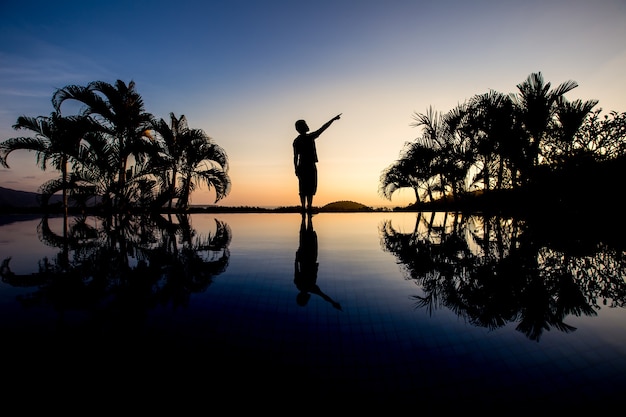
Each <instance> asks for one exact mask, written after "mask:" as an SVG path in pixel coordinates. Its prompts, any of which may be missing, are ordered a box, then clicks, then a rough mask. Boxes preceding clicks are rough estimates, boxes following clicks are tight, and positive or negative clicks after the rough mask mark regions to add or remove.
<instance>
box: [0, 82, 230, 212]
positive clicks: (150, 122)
mask: <svg viewBox="0 0 626 417" xmlns="http://www.w3.org/2000/svg"><path fill="white" fill-rule="evenodd" d="M69 101H74V102H77V103H79V104H81V106H82V108H81V110H80V112H79V113H78V114H75V115H69V116H66V115H62V113H61V108H62V106H63V104H64V103H66V102H69ZM52 105H53V107H54V111H53V112H52V113H51V114H50V116H39V117H27V116H20V117H19V118H18V120H17V122H16V123H15V125H14V126H13V128H14V129H16V130H28V131H30V132H31V133H34V137H32V136H31V137H26V136H24V137H14V138H9V139H6V140H4V141H3V142H1V143H0V164H2V165H3V166H4V167H6V168H9V164H8V161H7V158H8V156H9V154H11V153H12V152H13V151H16V150H28V151H32V152H35V154H36V158H37V164H38V165H39V166H40V168H41V169H44V170H45V169H46V168H47V166H48V165H52V167H53V168H54V169H56V170H57V171H59V173H60V177H59V178H57V179H52V180H50V181H47V182H46V183H44V184H43V185H41V187H40V190H39V191H40V194H41V196H42V199H43V201H42V204H43V205H44V206H46V205H47V203H48V201H49V199H50V197H51V196H52V195H53V194H56V193H59V192H60V193H62V195H63V207H64V209H65V211H66V212H67V207H68V205H69V203H68V202H69V201H71V202H72V204H74V205H77V206H79V207H80V206H82V207H86V206H87V205H88V202H90V201H91V202H92V203H93V204H95V205H97V206H98V207H99V208H101V209H104V210H109V211H114V212H130V211H136V210H143V211H145V210H151V211H159V210H164V209H169V210H172V209H176V210H186V209H188V208H189V204H190V200H191V193H192V191H193V190H194V189H196V188H197V187H198V186H201V185H206V186H207V187H208V188H209V190H211V189H213V190H214V192H215V201H216V202H217V201H219V200H220V199H222V198H224V197H225V196H227V195H228V194H229V192H230V188H231V181H230V178H229V176H228V168H229V167H228V157H227V154H226V152H225V151H224V149H223V148H222V147H220V146H219V145H217V144H216V143H215V142H214V141H213V140H212V139H211V138H210V137H209V136H207V135H206V133H205V132H204V131H202V130H201V129H192V128H190V127H189V126H188V124H187V120H186V118H185V116H184V115H183V116H180V117H179V118H177V117H176V116H175V115H174V113H170V121H169V123H168V122H166V121H165V120H164V119H157V118H155V117H154V116H153V115H151V114H150V113H148V112H146V111H145V108H144V102H143V99H142V97H141V96H140V94H139V93H138V92H137V90H136V88H135V83H134V81H131V82H130V83H128V85H127V84H126V83H124V82H123V81H121V80H118V81H117V82H115V84H109V83H106V82H102V81H94V82H91V83H89V84H87V85H86V86H78V85H68V86H66V87H64V88H61V89H58V90H56V91H55V93H54V94H53V97H52Z"/></svg>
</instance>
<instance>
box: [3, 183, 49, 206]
mask: <svg viewBox="0 0 626 417" xmlns="http://www.w3.org/2000/svg"><path fill="white" fill-rule="evenodd" d="M38 197H39V194H38V193H31V192H28V191H18V190H12V189H10V188H4V187H0V207H2V208H9V207H10V208H33V207H39V200H38ZM60 201H61V196H56V195H55V196H52V198H51V199H50V203H56V202H60Z"/></svg>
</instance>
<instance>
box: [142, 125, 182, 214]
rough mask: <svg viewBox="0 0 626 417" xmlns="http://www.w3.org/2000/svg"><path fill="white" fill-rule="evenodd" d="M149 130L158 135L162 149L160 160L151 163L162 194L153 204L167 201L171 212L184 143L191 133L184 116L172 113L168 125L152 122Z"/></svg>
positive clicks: (161, 203) (159, 204)
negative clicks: (159, 181)
mask: <svg viewBox="0 0 626 417" xmlns="http://www.w3.org/2000/svg"><path fill="white" fill-rule="evenodd" d="M151 129H152V130H154V131H155V132H156V133H157V134H158V135H159V138H160V144H161V146H162V148H163V151H162V152H161V153H160V155H161V158H156V159H153V161H152V164H153V165H154V166H155V169H156V173H157V175H158V176H159V177H160V178H161V181H162V192H161V194H160V197H159V198H157V199H156V200H155V204H156V205H158V206H162V205H163V202H164V201H167V202H168V205H169V207H168V208H169V210H171V209H172V204H173V201H174V200H175V199H176V198H177V195H178V193H177V192H176V184H177V180H178V174H179V170H180V168H181V166H182V164H183V162H184V161H183V156H184V153H183V151H184V146H185V143H188V142H190V141H191V138H189V134H190V132H191V131H190V129H189V125H188V124H187V118H186V117H185V116H184V115H181V117H180V118H177V117H176V115H175V114H174V113H170V124H169V125H168V124H167V122H166V121H165V120H164V119H159V120H154V121H153V122H152V128H151Z"/></svg>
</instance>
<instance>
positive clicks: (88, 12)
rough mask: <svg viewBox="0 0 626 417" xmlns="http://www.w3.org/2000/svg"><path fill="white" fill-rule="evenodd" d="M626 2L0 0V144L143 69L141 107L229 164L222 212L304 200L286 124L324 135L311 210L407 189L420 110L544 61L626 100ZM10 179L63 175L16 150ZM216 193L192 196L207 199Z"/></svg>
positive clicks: (0, 173) (512, 83)
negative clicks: (393, 182)
mask: <svg viewBox="0 0 626 417" xmlns="http://www.w3.org/2000/svg"><path fill="white" fill-rule="evenodd" d="M625 40H626V1H624V0H597V1H589V0H585V1H581V0H558V1H553V0H525V1H508V0H494V1H487V0H484V1H472V0H456V1H452V0H439V1H432V0H429V1H421V0H413V1H408V0H406V1H405V0H386V1H385V0H380V1H372V0H316V1H300V0H266V1H259V0H256V1H253V0H220V1H210V0H209V1H187V0H179V1H161V0H146V1H133V0H125V1H118V0H109V1H106V2H104V1H98V2H96V1H85V0H81V1H63V0H59V1H54V2H51V1H29V0H23V1H19V2H18V1H2V2H0V140H4V139H7V138H10V137H14V136H22V135H24V134H26V133H27V132H21V131H15V130H13V129H12V125H13V124H14V123H15V122H16V120H17V118H18V116H21V115H26V116H40V115H41V116H48V115H49V114H50V113H51V112H52V111H53V108H52V104H51V97H52V94H53V93H54V91H55V90H56V89H57V88H62V87H64V86H66V85H69V84H78V85H86V84H87V83H89V82H90V81H105V82H108V83H111V84H113V83H115V81H116V80H118V79H119V80H122V81H124V82H125V83H128V82H130V81H131V80H132V81H135V83H136V89H137V91H138V92H139V94H141V96H142V97H143V99H144V103H145V107H146V111H148V112H150V113H152V114H153V115H155V116H157V117H160V118H164V119H165V120H168V121H169V114H170V112H173V113H174V114H175V115H176V116H177V117H180V116H181V115H185V116H186V118H187V121H188V123H189V125H190V127H192V128H199V129H202V130H204V131H205V132H206V133H207V134H208V135H209V136H211V137H212V138H213V139H214V140H215V142H216V143H217V144H219V145H220V146H222V147H223V148H224V149H225V150H226V152H227V154H228V157H229V159H230V164H231V166H230V171H229V174H230V177H231V180H232V191H231V193H230V195H229V196H228V197H226V198H224V199H223V200H221V201H220V202H219V203H218V204H220V205H226V206H243V205H245V206H269V207H271V206H290V205H298V204H299V198H298V195H297V178H296V177H295V175H294V170H293V156H292V141H293V139H294V138H295V136H296V135H297V133H296V131H295V129H294V122H295V121H296V120H297V119H305V120H306V121H307V122H308V124H309V126H310V127H311V129H312V130H315V129H317V128H318V127H319V126H320V125H322V124H323V123H324V122H326V121H327V120H329V119H330V118H332V117H333V116H335V115H336V114H338V113H343V116H342V118H341V120H339V121H336V122H335V123H334V124H333V125H332V126H331V127H330V128H329V129H328V130H327V131H326V132H325V133H324V134H323V135H322V136H321V137H320V138H319V139H318V144H317V146H318V155H319V163H318V170H319V188H318V193H317V195H316V197H315V200H314V205H316V206H322V205H324V204H327V203H330V202H333V201H338V200H351V201H357V202H360V203H363V204H366V205H369V206H376V207H378V206H402V205H406V204H408V203H411V202H413V201H414V197H413V194H412V192H410V191H406V192H400V193H398V194H397V195H395V196H394V198H393V200H392V201H389V200H386V199H383V198H382V197H380V196H379V194H378V184H379V177H380V174H381V171H382V170H383V169H384V168H386V167H387V166H388V165H390V164H391V163H393V161H394V160H395V159H397V158H398V155H399V152H400V151H401V149H402V147H403V145H404V143H405V142H407V141H412V140H414V139H415V138H416V137H417V136H420V135H421V132H420V130H419V129H418V128H415V127H412V126H411V124H412V123H413V115H414V114H415V113H416V112H417V113H425V112H426V111H427V109H428V108H429V107H431V106H432V107H433V109H434V110H436V111H439V112H447V111H448V110H450V109H452V108H454V107H455V106H456V105H457V104H459V103H462V102H464V101H466V100H468V99H469V98H471V97H472V96H474V95H476V94H482V93H486V92H488V91H489V90H496V91H499V92H502V93H512V92H517V88H516V85H517V84H519V83H521V82H523V81H524V80H525V79H526V78H527V77H528V76H529V75H530V74H531V73H534V72H541V73H542V74H543V76H544V79H545V81H547V82H550V83H551V84H552V85H553V86H555V87H556V86H557V85H558V84H560V83H562V82H565V81H568V80H574V81H576V82H577V83H578V84H579V87H578V88H576V89H574V90H573V91H571V92H569V93H568V94H567V95H566V97H567V98H568V99H570V100H575V99H581V100H589V99H597V100H599V104H598V106H597V107H596V108H602V109H603V111H605V112H607V113H608V112H609V111H611V110H615V111H618V112H624V111H626V42H625ZM8 162H9V165H10V166H11V168H10V169H4V168H0V186H2V187H6V188H12V189H17V190H24V191H37V188H38V186H39V185H41V184H42V183H43V182H44V181H46V180H47V179H49V178H55V177H58V173H56V172H54V171H50V170H49V171H45V172H44V171H41V170H40V169H39V168H38V167H37V165H36V162H35V155H34V154H32V153H28V152H26V151H19V152H14V153H13V154H11V155H10V156H9V159H8ZM214 199H215V194H214V193H213V191H209V190H207V189H206V188H203V189H200V190H198V191H196V192H195V193H194V194H193V195H192V199H191V203H192V204H213V203H214Z"/></svg>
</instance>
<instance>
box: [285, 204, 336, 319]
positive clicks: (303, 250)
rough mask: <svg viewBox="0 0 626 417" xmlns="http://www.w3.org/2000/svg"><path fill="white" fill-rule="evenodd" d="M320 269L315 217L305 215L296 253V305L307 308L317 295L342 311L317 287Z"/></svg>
mask: <svg viewBox="0 0 626 417" xmlns="http://www.w3.org/2000/svg"><path fill="white" fill-rule="evenodd" d="M307 219H308V221H307ZM318 268H319V263H318V262H317V232H315V230H314V229H313V216H312V215H311V214H308V215H307V214H304V213H303V214H302V221H301V223H300V246H299V247H298V250H297V251H296V260H295V262H294V278H293V282H294V284H296V287H297V288H298V290H299V292H298V295H297V296H296V303H298V305H299V306H306V305H307V303H308V302H309V299H310V298H311V294H316V295H319V296H320V297H322V298H323V299H324V300H325V301H328V302H329V303H330V304H332V306H333V307H334V308H336V309H337V310H341V304H339V303H338V302H336V301H335V300H333V299H332V298H331V297H329V296H328V295H326V294H325V293H324V292H322V290H321V289H320V287H319V286H318V285H317V271H318Z"/></svg>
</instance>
